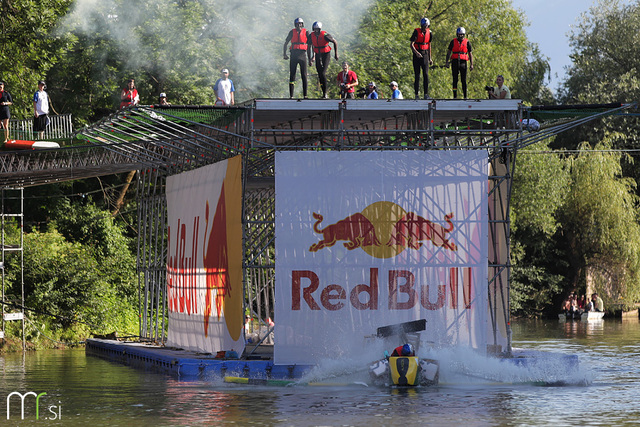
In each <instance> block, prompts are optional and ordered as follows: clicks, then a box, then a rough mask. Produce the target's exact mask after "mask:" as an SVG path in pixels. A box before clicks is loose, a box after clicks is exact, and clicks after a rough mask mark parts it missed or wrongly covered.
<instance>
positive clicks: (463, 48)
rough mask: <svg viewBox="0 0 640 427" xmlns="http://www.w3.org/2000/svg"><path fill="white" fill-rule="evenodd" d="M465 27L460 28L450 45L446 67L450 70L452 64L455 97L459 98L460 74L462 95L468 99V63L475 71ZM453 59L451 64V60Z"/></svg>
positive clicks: (470, 69)
mask: <svg viewBox="0 0 640 427" xmlns="http://www.w3.org/2000/svg"><path fill="white" fill-rule="evenodd" d="M465 35H466V31H465V29H464V27H458V29H457V30H456V38H455V39H453V40H451V43H449V49H448V50H447V60H446V61H445V63H444V66H445V67H447V68H449V64H450V63H451V75H452V77H453V97H454V98H457V97H458V73H459V74H460V81H461V82H462V93H463V95H464V98H465V99H466V98H467V62H468V63H469V67H468V69H469V71H472V70H473V54H472V53H471V42H470V41H469V39H466V38H465ZM450 59H451V62H449V60H450Z"/></svg>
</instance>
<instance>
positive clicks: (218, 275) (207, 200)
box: [166, 156, 244, 354]
mask: <svg viewBox="0 0 640 427" xmlns="http://www.w3.org/2000/svg"><path fill="white" fill-rule="evenodd" d="M241 172H242V160H241V157H240V156H237V157H234V158H232V159H229V160H225V161H222V162H219V163H216V164H213V165H209V166H205V167H202V168H200V169H196V170H193V171H189V172H185V173H181V174H179V175H174V176H171V177H169V178H167V191H166V193H167V222H168V233H167V234H168V242H167V247H168V255H167V297H168V298H167V302H168V305H169V307H168V308H169V332H168V337H167V345H168V346H171V347H180V348H184V349H186V350H192V351H198V352H206V353H215V352H217V351H221V350H236V351H237V352H238V353H240V354H241V353H242V351H243V350H244V337H243V335H242V328H243V315H242V300H243V289H242V223H241V219H242V212H241V210H242V175H241Z"/></svg>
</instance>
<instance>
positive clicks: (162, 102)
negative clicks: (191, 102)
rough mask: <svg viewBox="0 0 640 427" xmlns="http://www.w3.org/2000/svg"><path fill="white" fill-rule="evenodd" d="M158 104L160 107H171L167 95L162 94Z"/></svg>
mask: <svg viewBox="0 0 640 427" xmlns="http://www.w3.org/2000/svg"><path fill="white" fill-rule="evenodd" d="M158 104H160V105H171V104H170V103H169V101H167V94H166V93H164V92H162V93H161V94H160V96H158Z"/></svg>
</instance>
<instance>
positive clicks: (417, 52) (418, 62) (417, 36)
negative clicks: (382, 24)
mask: <svg viewBox="0 0 640 427" xmlns="http://www.w3.org/2000/svg"><path fill="white" fill-rule="evenodd" d="M430 25H431V22H429V19H428V18H422V19H421V20H420V28H416V29H415V30H413V34H411V39H410V40H411V51H412V52H413V74H414V80H413V91H414V93H415V97H416V99H418V92H419V90H420V72H421V71H422V82H423V88H424V99H427V98H429V66H430V65H433V60H432V59H431V30H430V29H429V26H430Z"/></svg>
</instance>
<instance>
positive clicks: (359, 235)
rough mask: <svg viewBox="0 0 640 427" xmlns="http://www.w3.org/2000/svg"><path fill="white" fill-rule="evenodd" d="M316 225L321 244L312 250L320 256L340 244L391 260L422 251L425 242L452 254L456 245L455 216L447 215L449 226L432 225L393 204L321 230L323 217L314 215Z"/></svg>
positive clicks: (371, 207) (369, 208) (378, 204)
mask: <svg viewBox="0 0 640 427" xmlns="http://www.w3.org/2000/svg"><path fill="white" fill-rule="evenodd" d="M313 218H314V219H315V220H316V222H315V223H314V225H313V231H315V232H316V233H318V234H321V235H322V239H321V240H320V241H319V242H318V243H314V244H313V245H311V247H310V248H309V251H310V252H317V251H319V250H321V249H323V248H327V247H331V246H333V245H335V244H336V243H337V242H339V241H343V242H344V243H343V245H344V247H345V248H347V249H348V250H354V249H356V248H361V249H362V250H364V251H365V252H366V253H367V254H369V255H371V256H373V257H375V258H391V257H394V256H396V255H398V254H399V253H401V252H402V251H404V250H405V249H406V248H411V249H420V248H421V247H422V246H423V244H424V242H427V241H429V242H431V243H432V244H433V245H434V246H436V247H442V248H445V249H448V250H450V251H456V250H458V247H457V245H456V244H455V243H454V242H452V241H450V239H449V238H448V237H447V235H448V234H449V233H451V232H452V231H453V229H454V225H453V222H452V221H451V220H452V218H453V213H450V214H448V215H445V217H444V223H445V224H446V226H443V225H441V224H438V223H435V222H433V221H430V220H428V219H426V218H423V217H421V216H420V215H418V214H416V213H414V212H406V211H405V210H404V209H403V208H402V207H401V206H399V205H397V204H395V203H392V202H376V203H373V204H371V205H369V206H367V207H366V208H365V209H364V210H363V211H362V212H359V213H356V214H353V215H350V216H348V217H346V218H344V219H342V220H340V221H338V222H336V223H335V224H329V225H327V226H326V227H324V228H320V223H321V222H322V221H323V219H324V218H323V216H322V215H320V214H318V213H315V212H314V213H313Z"/></svg>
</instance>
